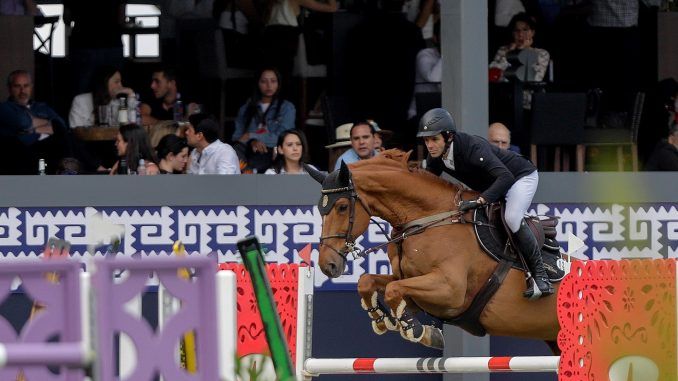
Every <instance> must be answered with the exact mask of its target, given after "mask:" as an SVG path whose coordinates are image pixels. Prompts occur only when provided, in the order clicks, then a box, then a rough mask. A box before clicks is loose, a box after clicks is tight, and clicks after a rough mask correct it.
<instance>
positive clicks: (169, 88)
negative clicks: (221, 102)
mask: <svg viewBox="0 0 678 381" xmlns="http://www.w3.org/2000/svg"><path fill="white" fill-rule="evenodd" d="M177 82H178V79H177V75H176V72H175V71H174V69H172V68H169V67H161V68H159V69H157V70H155V71H153V79H152V81H151V90H153V99H151V100H150V101H148V102H144V103H142V104H141V107H140V111H141V120H142V124H143V125H145V126H149V125H153V124H156V123H158V122H159V121H162V120H174V119H175V110H174V107H175V105H176V104H177V100H179V99H182V98H181V94H180V93H179V87H178V83H177ZM182 101H185V99H182ZM184 105H186V104H185V103H184ZM187 107H188V111H189V112H188V114H189V115H190V114H192V113H193V112H192V109H194V108H195V107H197V105H196V104H195V103H189V104H188V105H187ZM179 114H181V115H180V116H179V118H180V119H183V118H184V117H185V116H186V115H185V112H182V111H180V112H179Z"/></svg>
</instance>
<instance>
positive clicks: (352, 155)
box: [334, 148, 379, 171]
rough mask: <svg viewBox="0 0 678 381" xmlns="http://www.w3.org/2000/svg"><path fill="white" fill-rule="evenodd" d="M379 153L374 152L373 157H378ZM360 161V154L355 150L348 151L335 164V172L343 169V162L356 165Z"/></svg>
mask: <svg viewBox="0 0 678 381" xmlns="http://www.w3.org/2000/svg"><path fill="white" fill-rule="evenodd" d="M378 153H379V152H377V151H376V150H375V151H374V155H372V156H373V157H374V156H376V155H377V154H378ZM359 160H360V156H358V153H357V152H356V151H355V150H354V149H353V148H351V149H349V150H348V151H346V152H344V153H343V154H342V155H341V156H339V158H338V159H337V162H336V163H334V170H335V171H336V170H337V169H339V167H341V162H342V161H343V162H344V163H346V164H351V163H355V162H356V161H359Z"/></svg>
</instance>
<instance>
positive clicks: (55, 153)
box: [0, 70, 72, 174]
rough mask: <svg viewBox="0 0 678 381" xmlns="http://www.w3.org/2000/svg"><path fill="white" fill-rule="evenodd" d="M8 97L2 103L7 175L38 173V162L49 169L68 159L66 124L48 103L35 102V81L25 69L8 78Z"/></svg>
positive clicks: (0, 124)
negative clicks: (64, 158)
mask: <svg viewBox="0 0 678 381" xmlns="http://www.w3.org/2000/svg"><path fill="white" fill-rule="evenodd" d="M7 89H8V92H9V98H8V99H7V101H6V102H2V103H0V136H2V137H3V138H2V149H0V151H1V153H2V154H3V155H5V157H6V159H5V160H2V162H4V163H11V165H12V167H11V168H3V169H4V170H3V172H5V173H7V174H35V173H37V168H38V160H39V159H40V158H43V159H45V160H46V162H47V168H48V170H49V169H50V168H52V169H55V168H57V164H58V163H59V160H61V159H62V158H63V157H64V156H69V153H70V151H71V150H72V147H71V145H72V142H71V141H70V140H69V139H68V138H67V127H66V122H64V120H63V119H62V118H61V117H60V116H59V115H58V114H57V113H56V112H55V111H54V110H53V109H52V108H51V107H50V106H48V105H47V104H46V103H43V102H37V101H35V100H33V80H32V78H31V75H30V74H29V73H28V72H27V71H26V70H15V71H13V72H11V73H10V74H9V76H8V77H7Z"/></svg>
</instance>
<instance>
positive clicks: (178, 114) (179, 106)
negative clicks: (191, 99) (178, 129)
mask: <svg viewBox="0 0 678 381" xmlns="http://www.w3.org/2000/svg"><path fill="white" fill-rule="evenodd" d="M174 121H175V122H183V121H184V103H183V102H182V101H181V94H180V93H177V100H176V101H174Z"/></svg>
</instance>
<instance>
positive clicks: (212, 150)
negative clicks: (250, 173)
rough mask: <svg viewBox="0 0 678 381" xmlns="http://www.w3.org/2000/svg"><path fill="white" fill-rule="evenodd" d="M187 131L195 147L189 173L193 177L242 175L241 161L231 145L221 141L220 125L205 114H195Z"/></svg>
mask: <svg viewBox="0 0 678 381" xmlns="http://www.w3.org/2000/svg"><path fill="white" fill-rule="evenodd" d="M190 121H191V123H189V125H188V129H187V130H186V140H187V141H188V145H189V146H191V147H193V148H194V149H193V151H192V152H191V160H190V164H189V166H188V173H189V174H193V175H232V174H240V161H239V160H238V155H237V154H236V153H235V150H234V149H233V147H231V146H230V145H228V144H226V143H223V142H221V140H219V124H217V122H216V121H214V120H213V119H212V118H210V117H208V116H207V115H205V114H194V115H191V118H190Z"/></svg>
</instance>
